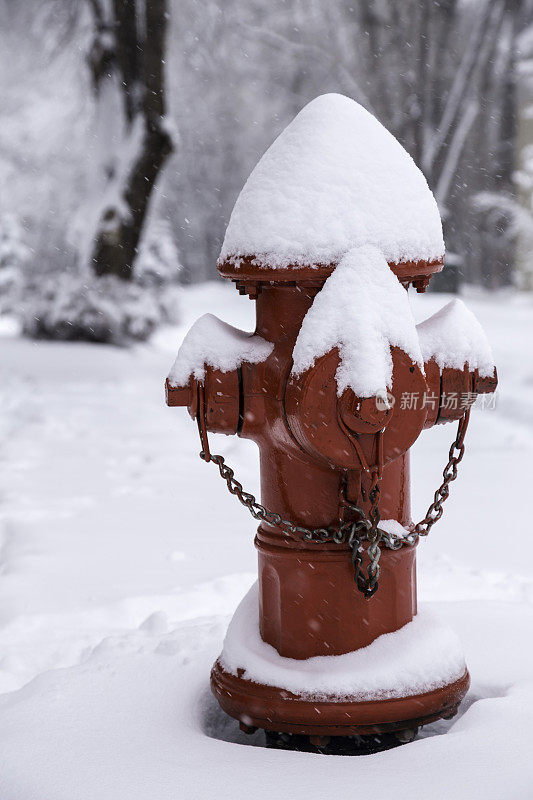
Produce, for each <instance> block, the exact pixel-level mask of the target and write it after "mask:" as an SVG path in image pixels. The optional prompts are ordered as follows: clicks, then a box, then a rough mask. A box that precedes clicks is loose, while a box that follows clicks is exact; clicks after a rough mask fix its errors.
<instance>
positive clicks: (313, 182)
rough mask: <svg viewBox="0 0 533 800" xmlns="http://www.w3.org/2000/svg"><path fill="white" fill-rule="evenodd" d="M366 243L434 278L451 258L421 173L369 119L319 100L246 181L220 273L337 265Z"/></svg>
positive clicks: (356, 109) (334, 97) (354, 106)
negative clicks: (421, 267)
mask: <svg viewBox="0 0 533 800" xmlns="http://www.w3.org/2000/svg"><path fill="white" fill-rule="evenodd" d="M362 245H373V246H375V247H377V248H379V250H380V251H381V252H382V253H383V255H384V256H385V258H386V260H387V261H388V262H389V264H402V263H406V262H421V261H423V262H425V263H426V265H428V264H430V265H431V264H433V265H437V266H436V268H435V269H430V270H429V272H432V271H437V269H440V268H441V266H442V262H443V257H444V241H443V236H442V224H441V220H440V214H439V210H438V208H437V203H436V201H435V198H434V197H433V194H432V192H431V190H430V189H429V186H428V184H427V181H426V179H425V177H424V175H423V174H422V172H421V170H420V169H419V168H418V167H417V165H416V164H415V162H414V161H413V159H412V158H411V156H410V155H409V154H408V153H407V151H406V150H405V149H404V148H403V147H402V145H401V144H400V143H399V142H398V141H397V140H396V139H395V137H394V136H393V135H392V134H391V133H389V131H387V130H386V128H384V127H383V125H382V124H381V123H380V122H379V121H378V120H377V119H376V118H375V117H374V116H372V114H370V113H369V112H368V111H366V109H364V108H363V107H362V106H361V105H359V104H358V103H356V102H355V101H354V100H351V99H350V98H348V97H344V96H343V95H340V94H326V95H322V96H320V97H317V98H316V99H315V100H313V101H311V102H310V103H309V104H308V105H307V106H305V108H303V109H302V111H300V113H299V114H298V115H297V116H296V117H295V118H294V120H293V121H292V122H291V123H290V124H289V125H288V126H287V127H286V128H285V130H284V131H283V132H282V133H281V134H280V135H279V136H278V138H277V139H276V140H275V141H274V143H273V144H272V145H271V146H270V148H269V149H268V150H267V151H266V153H265V154H264V155H263V157H262V158H261V159H260V161H259V163H258V164H257V165H256V167H255V168H254V170H253V171H252V173H251V175H250V177H249V178H248V180H247V181H246V184H245V185H244V188H243V189H242V191H241V193H240V195H239V197H238V198H237V202H236V203H235V207H234V209H233V212H232V215H231V218H230V221H229V224H228V228H227V231H226V236H225V239H224V243H223V245H222V250H221V253H220V258H219V269H220V270H221V272H222V273H223V274H228V273H227V268H228V266H230V265H231V266H233V267H234V268H235V267H236V268H237V270H239V272H240V274H242V275H243V276H246V274H247V269H248V268H249V266H250V265H253V266H254V267H256V268H257V267H259V268H262V269H265V270H286V269H287V268H289V267H293V268H294V267H296V268H297V267H301V266H308V267H309V266H310V267H314V268H317V267H320V266H327V265H335V264H336V263H338V261H339V260H340V259H341V258H342V256H343V255H344V254H345V253H346V252H347V251H348V250H350V249H351V248H353V247H358V246H362ZM420 272H422V270H420ZM427 272H428V270H427V269H426V273H427ZM414 274H415V275H416V274H418V273H417V272H415V273H414ZM276 277H277V276H276Z"/></svg>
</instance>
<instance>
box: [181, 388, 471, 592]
mask: <svg viewBox="0 0 533 800" xmlns="http://www.w3.org/2000/svg"><path fill="white" fill-rule="evenodd" d="M204 403H205V395H204V386H203V384H202V383H200V384H199V385H198V410H197V415H196V416H197V423H198V430H199V433H200V441H201V443H202V451H201V452H200V458H201V459H202V460H203V461H205V462H206V463H209V462H210V461H212V462H213V463H214V464H216V465H217V467H218V470H219V473H220V476H221V477H222V478H223V480H224V481H225V482H226V485H227V487H228V491H229V492H230V494H232V495H235V496H236V497H237V499H238V500H239V502H240V503H242V505H243V506H245V507H246V508H247V509H248V511H249V512H250V514H251V515H252V517H254V519H256V520H259V521H261V522H266V524H267V525H271V526H272V527H276V528H279V529H280V530H281V531H282V532H283V533H284V534H285V535H287V536H291V537H293V538H296V539H302V540H304V541H307V542H313V543H315V544H328V543H334V544H347V545H348V546H349V547H350V550H351V562H352V564H353V567H354V580H355V583H356V585H357V588H358V589H359V591H360V592H362V594H363V595H364V596H365V597H366V598H367V599H370V598H371V597H372V596H373V595H374V594H375V593H376V591H377V589H378V581H379V574H380V565H379V560H380V557H381V548H380V544H381V543H383V544H384V545H385V546H386V547H388V548H389V549H391V550H399V549H400V548H401V547H403V546H404V545H408V546H414V545H415V544H416V543H417V542H418V539H419V537H420V536H427V535H428V533H429V532H430V530H431V528H432V527H433V525H434V524H435V523H436V522H438V520H439V519H440V518H441V517H442V514H443V508H442V504H443V503H444V501H445V500H446V499H447V498H448V497H449V494H450V483H451V482H452V481H454V480H455V479H456V478H457V466H458V464H459V462H460V461H461V460H462V458H463V455H464V452H465V444H464V438H465V434H466V430H467V427H468V422H469V419H470V408H468V409H467V410H466V411H465V413H464V414H463V416H462V417H461V419H460V420H459V425H458V428H457V436H456V438H455V440H454V441H453V443H452V445H451V447H450V451H449V459H448V463H447V464H446V467H445V468H444V470H443V473H442V474H443V478H444V480H443V482H442V483H441V485H440V486H439V488H438V489H437V491H436V492H435V495H434V499H433V502H432V503H431V505H430V506H429V508H428V510H427V513H426V516H425V517H424V519H422V520H421V521H420V522H418V523H417V524H416V525H415V526H414V528H413V529H412V530H411V531H410V532H409V533H407V534H406V535H404V536H402V535H398V534H394V533H390V532H388V531H385V530H383V529H382V528H380V527H379V523H380V513H379V499H380V488H379V482H380V480H381V472H380V470H379V469H378V468H374V469H373V470H372V471H371V484H370V490H369V493H368V497H369V500H370V511H369V513H368V516H367V515H366V514H365V512H364V511H363V509H362V508H360V507H359V506H356V505H355V504H353V503H350V502H349V501H348V500H346V499H345V498H344V499H343V500H342V505H343V506H344V507H345V508H347V509H348V510H349V511H350V512H351V513H352V514H355V515H357V517H358V519H356V520H350V521H346V522H345V521H342V522H339V523H338V524H337V525H329V526H327V527H321V528H306V527H304V526H302V525H296V524H295V523H294V522H291V521H290V520H287V519H283V517H282V516H281V514H277V513H276V512H274V511H270V510H269V509H267V508H265V506H263V505H261V503H258V502H257V500H256V499H255V497H254V495H253V494H251V493H250V492H246V491H245V490H244V488H243V485H242V483H240V481H238V480H237V478H236V477H235V472H234V470H233V469H232V468H231V467H229V466H228V465H227V464H226V461H225V459H224V457H223V456H221V455H216V454H214V453H211V451H210V448H209V440H208V436H207V428H206V424H205V415H204V414H202V413H201V412H202V409H205V405H204ZM456 450H457V455H456V454H455V451H456ZM363 542H368V546H367V547H366V555H367V559H368V564H367V567H366V575H365V570H364V566H363V562H364V558H365V547H364V545H363Z"/></svg>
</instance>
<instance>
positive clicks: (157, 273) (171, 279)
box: [134, 219, 181, 287]
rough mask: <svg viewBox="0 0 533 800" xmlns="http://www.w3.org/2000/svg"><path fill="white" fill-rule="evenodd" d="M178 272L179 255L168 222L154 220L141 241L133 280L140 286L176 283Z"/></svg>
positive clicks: (179, 267) (179, 270)
mask: <svg viewBox="0 0 533 800" xmlns="http://www.w3.org/2000/svg"><path fill="white" fill-rule="evenodd" d="M180 272H181V264H180V256H179V252H178V248H177V246H176V243H175V241H174V237H173V236H172V229H171V226H170V223H169V222H168V221H167V220H161V219H160V220H156V221H155V222H154V223H153V224H151V225H149V226H148V230H147V232H146V235H145V236H143V239H142V241H141V248H140V253H139V256H138V258H137V261H136V262H135V271H134V281H135V283H138V284H139V285H140V286H158V287H163V286H169V285H171V284H176V283H177V281H178V277H179V274H180Z"/></svg>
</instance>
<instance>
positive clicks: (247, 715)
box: [211, 661, 470, 736]
mask: <svg viewBox="0 0 533 800" xmlns="http://www.w3.org/2000/svg"><path fill="white" fill-rule="evenodd" d="M469 686H470V675H469V674H468V670H465V672H464V674H463V675H462V676H461V677H460V678H459V679H458V680H456V681H454V682H453V683H449V684H447V685H446V686H442V687H439V688H438V689H433V690H432V691H430V692H426V693H424V694H417V695H410V696H408V697H400V698H398V697H396V698H389V699H385V700H369V701H363V702H361V701H357V700H353V701H350V700H309V699H305V698H303V697H300V696H298V695H296V694H293V693H292V692H289V691H287V689H281V688H279V687H275V686H266V685H265V684H261V683H255V682H253V681H250V680H246V679H245V678H242V677H238V676H236V675H231V674H230V673H229V672H227V671H226V670H224V668H223V667H222V666H221V664H220V662H219V661H216V662H215V664H214V666H213V669H212V671H211V690H212V692H213V694H214V695H215V697H216V699H217V700H218V702H219V704H220V706H221V708H222V709H223V710H224V711H225V712H226V714H228V715H229V716H230V717H233V718H234V719H236V720H238V721H239V722H243V721H244V722H245V724H246V725H249V726H253V727H256V728H263V729H264V730H266V731H277V732H279V733H293V734H303V735H306V736H354V735H359V736H364V735H367V734H373V733H387V732H392V731H402V730H408V729H411V728H417V727H420V726H421V725H427V724H428V723H430V722H435V721H436V720H438V719H443V718H446V719H447V718H450V717H452V716H453V715H454V714H455V713H456V712H457V709H458V707H459V704H460V703H461V700H462V699H463V698H464V696H465V694H466V693H467V691H468V688H469Z"/></svg>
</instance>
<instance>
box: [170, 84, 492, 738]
mask: <svg viewBox="0 0 533 800" xmlns="http://www.w3.org/2000/svg"><path fill="white" fill-rule="evenodd" d="M443 264H444V242H443V239H442V227H441V221H440V216H439V212H438V209H437V205H436V203H435V200H434V198H433V196H432V194H431V191H430V189H429V188H428V185H427V183H426V181H425V178H424V176H423V175H422V173H421V172H420V170H419V169H418V167H417V166H416V165H415V164H414V162H413V161H412V159H411V158H410V156H409V155H408V154H407V153H406V151H405V150H404V149H403V148H402V147H401V145H400V144H399V143H398V142H397V141H396V139H394V137H393V136H392V135H391V134H390V133H389V132H388V131H387V130H386V129H385V128H384V127H383V126H382V125H381V124H380V123H379V122H378V121H377V120H376V119H375V118H374V117H372V116H371V115H370V114H369V113H368V112H367V111H365V110H364V109H363V108H362V107H361V106H359V105H358V104H357V103H355V102H354V101H353V100H350V99H348V98H346V97H342V96H340V95H324V96H322V97H319V98H317V99H316V100H314V101H313V102H311V103H310V104H309V105H308V106H306V107H305V108H304V109H303V110H302V111H301V112H300V114H298V115H297V117H296V118H295V119H294V120H293V122H292V123H291V124H290V125H289V126H288V127H287V128H286V129H285V131H284V132H283V133H282V134H281V135H280V136H279V138H278V139H277V140H276V141H275V142H274V144H273V145H272V146H271V147H270V149H269V150H268V151H267V152H266V153H265V155H264V156H263V158H262V159H261V160H260V162H259V163H258V165H257V166H256V168H255V169H254V170H253V172H252V174H251V176H250V178H249V179H248V181H247V183H246V185H245V187H244V189H243V191H242V192H241V194H240V196H239V198H238V200H237V202H236V205H235V208H234V210H233V213H232V216H231V220H230V223H229V225H228V229H227V232H226V237H225V240H224V244H223V247H222V252H221V256H220V259H219V263H218V269H219V272H220V274H221V275H222V276H224V277H225V278H228V279H230V280H232V281H233V282H234V283H235V285H236V287H237V289H238V290H239V292H240V293H241V294H247V295H248V296H249V297H250V298H251V299H252V300H254V301H255V303H256V329H255V333H254V334H247V333H244V332H242V331H237V330H236V329H235V328H232V327H231V326H230V325H227V324H226V323H224V322H222V321H220V320H218V319H217V318H216V317H213V316H211V315H206V316H204V317H202V318H201V319H200V320H198V322H197V323H195V325H194V326H193V327H192V329H191V330H190V331H189V333H188V334H187V336H186V338H185V340H184V342H183V344H182V346H181V348H180V351H179V353H178V357H177V359H176V362H175V364H174V367H173V369H172V371H171V373H170V375H169V377H168V379H167V385H166V389H167V402H168V404H169V405H170V406H187V408H188V410H189V413H190V415H191V417H193V419H195V420H196V421H197V424H198V428H199V433H200V439H201V447H202V451H201V454H200V455H201V457H202V459H204V461H206V462H213V463H214V464H215V465H216V467H217V468H218V470H219V472H220V475H221V476H222V478H223V479H224V480H225V481H226V483H227V486H228V489H229V491H230V492H231V493H232V494H233V495H235V496H236V497H237V498H238V499H239V500H240V502H241V503H243V504H244V505H245V506H246V507H247V508H248V510H249V511H250V513H251V514H252V516H253V517H254V518H255V519H256V520H257V521H258V522H259V527H258V529H257V534H256V538H255V544H256V547H257V551H258V559H259V576H258V583H257V585H256V586H254V587H253V588H252V589H251V590H250V592H249V593H248V595H247V596H246V597H245V598H244V600H243V601H242V602H241V605H240V606H239V608H238V609H237V611H236V612H235V615H234V617H233V620H232V621H231V623H230V627H229V629H228V633H227V636H226V639H225V642H224V647H223V651H222V654H221V656H220V658H219V659H218V660H217V662H216V663H215V665H214V667H213V670H212V674H211V686H212V690H213V692H214V694H215V696H216V698H217V700H218V702H219V703H220V705H221V707H222V708H223V709H224V711H225V712H226V713H227V714H229V715H230V716H232V717H234V718H235V719H236V720H238V721H239V723H240V725H241V728H242V730H244V731H246V732H252V731H254V730H255V729H257V728H262V729H264V730H265V731H267V737H269V740H270V741H271V742H274V743H276V744H278V745H279V746H290V740H291V738H292V739H294V741H296V740H299V741H300V743H301V740H302V738H303V737H306V739H305V741H306V742H307V746H308V747H310V748H312V747H315V748H318V749H326V751H327V748H328V747H331V746H332V744H333V743H334V742H340V741H341V740H340V739H338V740H337V739H333V738H332V737H355V739H357V740H358V741H359V743H363V744H364V742H365V741H366V742H368V741H369V740H368V739H367V738H366V737H373V741H374V749H379V747H380V744H379V742H380V741H381V746H392V744H394V743H401V742H407V741H410V740H411V739H412V738H413V737H414V735H415V734H416V730H417V728H418V726H420V725H423V724H425V723H428V722H432V721H434V720H437V719H439V718H442V717H445V718H447V717H450V716H453V714H455V713H456V711H457V708H458V706H459V703H460V702H461V700H462V698H463V697H464V695H465V693H466V691H467V689H468V686H469V674H468V670H467V668H466V664H465V662H464V657H463V654H462V650H461V646H460V644H459V642H458V639H457V637H456V636H455V634H454V633H453V631H451V630H450V629H449V628H448V627H447V626H446V625H444V624H443V623H441V622H440V621H439V620H438V618H435V617H433V616H432V615H431V614H430V613H429V612H428V611H426V610H424V609H423V608H422V609H421V610H420V611H419V612H418V613H417V599H416V574H415V559H416V548H417V545H418V543H419V540H420V538H421V537H424V536H426V535H427V534H428V533H429V532H430V530H431V528H432V526H433V525H434V523H435V522H437V521H438V520H439V519H440V517H441V515H442V513H443V503H444V501H445V500H446V499H447V497H448V495H449V492H450V484H451V482H452V481H453V480H454V479H455V478H456V476H457V470H458V465H459V462H460V461H461V459H462V458H463V453H464V450H465V434H466V430H467V425H468V421H469V415H470V407H471V405H472V403H473V402H474V401H475V399H476V397H477V395H478V394H480V393H487V392H493V391H494V390H495V388H496V384H497V378H496V370H495V367H494V363H493V358H492V354H491V350H490V346H489V345H488V342H487V340H486V338H485V336H484V334H483V331H482V329H481V327H480V325H479V323H478V322H477V320H476V319H475V317H474V316H473V315H472V314H471V312H470V311H468V309H467V308H466V307H465V306H464V305H463V303H462V302H461V301H459V300H454V301H452V302H451V303H448V305H446V306H445V307H444V308H443V309H441V311H439V312H438V313H437V314H434V315H433V316H432V317H430V318H429V319H427V320H426V321H424V322H422V323H421V324H419V325H418V326H417V325H415V322H414V319H413V316H412V312H411V308H410V303H409V295H408V292H407V291H406V290H407V289H408V288H409V287H410V286H414V288H415V289H416V290H417V291H419V292H422V291H424V290H425V288H426V287H427V285H428V283H429V280H430V278H431V276H432V275H433V274H434V273H436V272H438V271H440V270H441V269H442V268H443ZM446 422H452V423H453V422H455V423H456V424H457V426H458V427H457V432H456V433H454V435H453V437H452V438H453V444H452V446H451V448H450V450H449V453H448V452H446V453H445V454H443V464H446V466H445V469H444V473H443V479H442V481H441V482H440V483H441V485H440V487H439V488H438V489H437V491H436V492H435V495H434V499H433V502H432V503H431V505H430V506H429V509H428V511H427V514H426V516H425V517H424V519H423V520H422V521H421V522H418V523H416V524H415V523H413V521H412V518H411V508H410V478H409V450H410V448H411V446H412V445H413V444H414V442H415V441H416V440H417V439H418V437H419V435H420V434H421V432H422V430H423V429H425V428H431V427H432V426H434V425H436V424H440V423H446ZM208 432H216V433H225V434H228V435H231V434H237V435H238V436H241V437H245V438H248V439H252V440H253V441H255V442H256V443H257V445H258V447H259V453H260V469H261V498H260V501H259V500H257V499H256V498H255V497H254V496H253V495H251V494H250V493H248V492H247V491H246V489H245V488H243V486H242V485H241V483H240V482H239V481H238V479H237V477H236V476H235V475H234V472H233V470H232V469H231V468H230V467H229V466H228V464H226V462H225V460H224V458H223V457H222V456H220V455H215V454H213V453H212V452H211V450H210V445H209V440H208ZM436 469H437V465H436ZM437 474H438V473H437ZM380 737H381V739H380ZM343 741H345V740H343ZM369 749H372V747H371V746H369ZM367 751H368V749H367Z"/></svg>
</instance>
